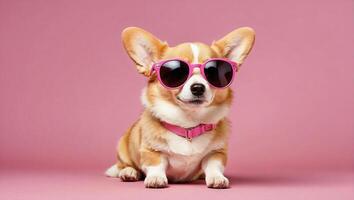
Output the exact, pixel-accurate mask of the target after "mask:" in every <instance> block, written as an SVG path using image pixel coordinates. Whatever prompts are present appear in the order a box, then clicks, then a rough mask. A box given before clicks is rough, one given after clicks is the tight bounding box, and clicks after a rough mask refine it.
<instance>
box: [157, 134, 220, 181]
mask: <svg viewBox="0 0 354 200" xmlns="http://www.w3.org/2000/svg"><path fill="white" fill-rule="evenodd" d="M166 139H167V144H168V146H167V148H166V151H164V153H166V154H167V159H168V168H167V172H166V173H167V176H168V177H170V178H172V179H174V180H175V181H182V180H185V179H187V178H191V177H190V176H191V175H193V174H194V173H195V172H196V171H197V170H199V167H200V163H201V161H202V160H203V158H204V157H205V155H207V154H208V153H209V152H211V151H212V150H214V149H216V148H218V147H220V145H221V144H216V143H215V142H214V141H213V134H212V133H205V134H203V135H201V136H198V137H196V138H193V139H192V140H188V139H185V138H183V137H180V136H178V135H176V134H174V133H170V132H169V133H168V134H167V138H166Z"/></svg>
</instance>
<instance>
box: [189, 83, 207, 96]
mask: <svg viewBox="0 0 354 200" xmlns="http://www.w3.org/2000/svg"><path fill="white" fill-rule="evenodd" d="M191 92H192V94H193V95H195V96H202V95H203V94H204V92H205V86H204V85H203V84H200V83H194V84H192V85H191Z"/></svg>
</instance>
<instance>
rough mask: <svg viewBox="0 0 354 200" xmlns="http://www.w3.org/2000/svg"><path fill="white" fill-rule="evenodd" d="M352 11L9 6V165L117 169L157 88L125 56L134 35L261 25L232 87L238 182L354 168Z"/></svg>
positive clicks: (225, 4)
mask: <svg viewBox="0 0 354 200" xmlns="http://www.w3.org/2000/svg"><path fill="white" fill-rule="evenodd" d="M149 2H150V3H149ZM152 2H153V3H152ZM352 8H353V3H352V1H351V0H341V1H334V0H333V1H323V0H321V1H307V0H302V1H289V2H285V1H283V0H278V1H277V0H272V1H254V0H248V1H234V0H230V1H221V0H219V1H187V0H178V1H162V0H161V1H136V0H129V1H96V2H92V1H86V0H82V1H68V0H65V1H34V0H33V1H25V0H23V1H7V2H6V1H3V0H2V1H0V92H1V93H0V95H1V98H0V163H1V164H0V166H1V167H2V168H19V169H25V168H40V169H41V168H50V169H77V168H84V169H99V170H104V169H105V168H106V167H108V166H109V165H111V164H112V163H113V162H114V160H115V146H116V143H117V140H118V138H119V136H120V135H121V134H122V133H123V132H124V131H125V129H127V128H128V126H129V125H130V124H132V122H133V121H134V120H136V119H137V117H138V116H139V113H140V112H141V111H142V106H141V104H140V101H139V96H140V91H141V89H142V87H143V86H144V85H145V82H146V80H145V78H144V77H142V76H140V75H138V74H137V72H136V70H135V69H134V67H133V63H132V62H131V61H130V60H129V58H128V56H127V55H126V53H125V52H124V50H123V48H122V44H121V42H120V32H121V31H122V29H123V28H125V27H127V26H139V27H143V28H145V29H147V30H149V31H151V32H152V33H154V34H155V35H157V36H158V37H159V38H161V39H162V40H167V41H168V42H169V43H170V44H171V45H175V44H178V43H181V42H186V41H200V42H204V43H211V42H212V41H213V40H214V39H218V38H220V37H222V36H223V35H225V34H226V33H228V32H230V31H232V30H233V29H235V28H237V27H240V26H251V27H253V28H254V29H255V30H256V33H257V40H256V44H255V47H254V50H253V52H252V53H251V55H250V56H249V58H248V60H246V63H245V64H244V66H243V69H242V70H241V72H240V73H239V77H238V80H237V81H236V82H235V83H234V84H233V86H232V87H233V89H234V90H235V102H234V105H233V108H232V112H231V115H230V119H231V121H232V122H233V128H232V136H231V140H230V143H231V145H230V147H231V148H230V163H229V165H228V168H227V169H228V171H229V173H231V172H234V171H235V172H237V169H238V170H240V171H246V170H249V169H255V170H273V171H314V170H324V171H330V170H336V171H338V170H343V171H349V170H352V169H353V158H354V156H353V151H354V145H353V141H354V127H353V121H354V116H353V113H354V107H353V105H354V103H353V102H354V93H353V92H354V90H353V75H354V68H353V66H354V63H353V46H352V44H353V15H352Z"/></svg>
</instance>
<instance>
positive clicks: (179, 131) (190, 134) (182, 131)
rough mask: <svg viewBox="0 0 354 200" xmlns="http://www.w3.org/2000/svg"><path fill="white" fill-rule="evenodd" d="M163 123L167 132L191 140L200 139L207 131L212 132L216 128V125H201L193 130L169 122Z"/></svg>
mask: <svg viewBox="0 0 354 200" xmlns="http://www.w3.org/2000/svg"><path fill="white" fill-rule="evenodd" d="M161 123H162V125H163V126H164V127H165V128H166V129H167V130H169V131H171V132H172V133H174V134H176V135H179V136H181V137H184V138H187V139H189V140H191V139H193V138H195V137H198V136H200V135H202V134H203V133H205V132H207V131H211V130H213V129H215V127H216V126H215V124H199V125H198V126H195V127H193V128H183V127H180V126H177V125H173V124H170V123H167V122H161Z"/></svg>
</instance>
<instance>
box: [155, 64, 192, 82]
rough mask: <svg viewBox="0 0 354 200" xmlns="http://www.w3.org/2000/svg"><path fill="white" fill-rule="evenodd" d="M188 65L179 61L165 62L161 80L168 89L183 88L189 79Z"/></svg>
mask: <svg viewBox="0 0 354 200" xmlns="http://www.w3.org/2000/svg"><path fill="white" fill-rule="evenodd" d="M188 75H189V67H188V64H187V63H185V62H182V61H179V60H171V61H167V62H165V63H164V64H163V65H162V66H161V68H160V78H161V81H162V82H163V84H164V85H166V86H167V87H171V88H175V87H179V86H181V85H182V84H183V83H184V82H186V80H187V79H188Z"/></svg>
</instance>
